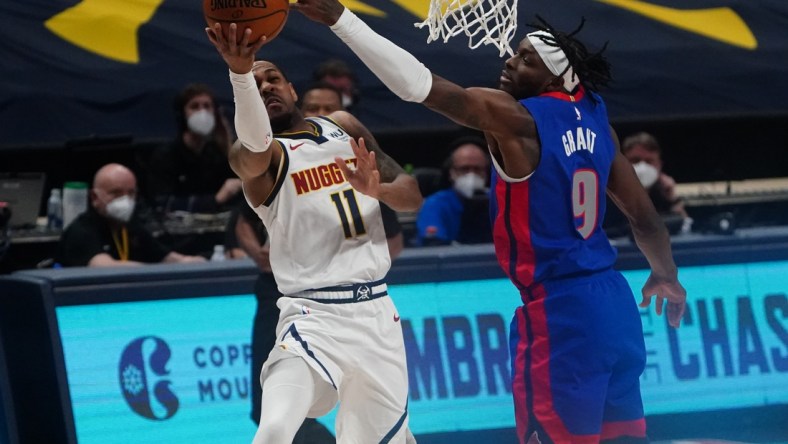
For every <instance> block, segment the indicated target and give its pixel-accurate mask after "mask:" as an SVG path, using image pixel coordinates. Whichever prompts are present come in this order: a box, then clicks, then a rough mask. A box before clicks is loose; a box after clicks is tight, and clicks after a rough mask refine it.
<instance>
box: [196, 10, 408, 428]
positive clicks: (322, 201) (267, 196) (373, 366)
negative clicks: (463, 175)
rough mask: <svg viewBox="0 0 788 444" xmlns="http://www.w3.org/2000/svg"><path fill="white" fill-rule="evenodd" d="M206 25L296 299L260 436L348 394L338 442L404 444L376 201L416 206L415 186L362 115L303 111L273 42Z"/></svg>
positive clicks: (252, 187) (258, 204)
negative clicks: (258, 57)
mask: <svg viewBox="0 0 788 444" xmlns="http://www.w3.org/2000/svg"><path fill="white" fill-rule="evenodd" d="M206 31H207V33H208V37H209V39H210V40H211V42H212V43H213V44H214V46H215V47H216V48H217V50H218V51H219V53H220V54H221V55H222V57H223V58H224V60H225V61H226V62H227V65H228V66H229V68H230V80H231V84H232V87H233V94H234V96H235V104H236V112H235V126H236V130H237V133H238V138H239V141H240V143H236V144H235V145H234V147H233V150H232V151H231V153H230V164H231V166H232V167H233V170H234V171H235V172H236V173H237V174H238V176H239V177H240V178H241V180H242V181H243V190H244V194H245V196H246V200H247V202H248V203H249V205H250V206H251V207H252V208H254V210H255V212H256V213H257V214H258V215H259V216H260V219H262V221H263V223H264V224H265V226H266V228H267V230H268V233H269V236H270V239H271V247H270V259H271V268H272V270H273V273H274V276H275V277H276V281H277V285H278V287H279V290H280V291H281V292H282V293H283V294H284V295H285V296H284V297H282V298H280V299H279V302H278V303H277V305H278V307H279V308H280V310H281V314H280V317H279V324H278V326H277V343H276V346H275V347H274V349H273V351H271V353H270V354H269V356H268V359H267V360H266V362H265V364H264V366H263V370H262V373H261V382H262V387H263V395H262V404H261V406H262V413H261V418H260V426H259V428H258V430H257V434H256V435H255V438H254V442H255V443H259V444H271V443H289V442H292V440H293V436H294V435H295V433H296V431H297V430H298V427H299V426H300V425H301V423H302V421H303V419H304V418H305V417H307V416H308V417H318V416H322V415H324V414H326V413H328V412H329V411H330V410H331V409H332V408H333V407H334V406H335V404H336V402H337V400H339V401H340V407H339V411H338V413H337V419H336V433H337V442H339V443H362V442H363V443H371V442H391V443H404V442H406V436H408V431H407V427H408V411H407V396H408V374H407V366H406V364H405V347H404V343H403V338H402V328H401V324H400V322H399V314H398V313H397V310H396V308H395V307H394V304H393V302H392V301H391V298H390V297H389V296H388V293H387V289H386V283H385V282H384V281H383V279H384V278H385V276H386V274H387V272H388V270H389V267H390V265H391V260H390V258H389V254H388V247H387V243H386V235H385V232H384V229H383V221H382V218H381V213H380V203H379V202H384V203H386V204H387V205H388V206H389V207H391V208H392V209H394V210H397V211H415V210H417V209H418V208H419V206H420V205H421V201H422V197H421V194H420V193H419V189H418V184H417V182H416V180H415V179H413V178H412V177H411V176H410V175H408V174H406V173H405V171H404V170H403V169H402V168H401V167H400V166H399V165H397V164H396V163H395V162H394V161H393V160H392V159H391V158H390V157H388V156H387V155H386V154H385V153H383V152H382V151H381V150H380V148H379V147H378V146H377V143H376V142H375V139H374V138H373V137H372V135H371V134H370V132H369V131H368V130H367V129H366V128H365V127H364V126H363V125H362V124H361V122H359V121H358V119H356V118H355V117H353V116H352V115H351V114H349V113H347V112H344V111H337V112H335V113H332V114H331V116H330V117H331V118H330V119H329V118H322V117H317V118H309V119H305V118H304V117H303V115H302V114H301V112H300V111H299V110H298V108H297V107H296V105H295V103H296V99H297V96H296V93H295V91H294V89H293V87H292V85H291V84H290V83H289V82H288V81H287V78H286V77H285V75H284V73H283V72H282V71H281V70H280V69H279V68H278V67H277V66H276V65H274V64H273V63H270V62H255V61H254V56H255V53H256V52H257V51H258V50H259V49H260V48H261V46H262V45H263V43H264V41H258V42H256V43H255V44H253V45H252V46H248V43H249V40H248V37H249V32H248V30H246V32H245V34H244V38H243V40H242V41H241V42H240V43H239V44H236V43H235V42H236V41H237V40H236V34H237V32H238V31H237V26H236V25H235V24H232V25H230V28H229V32H228V35H227V36H223V35H222V31H221V28H220V27H219V25H216V27H214V28H212V29H206ZM261 96H262V98H261ZM263 99H264V100H263ZM273 134H276V137H274V136H273ZM355 139H358V144H357V143H356V142H355ZM411 438H412V436H411Z"/></svg>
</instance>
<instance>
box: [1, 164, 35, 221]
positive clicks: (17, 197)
mask: <svg viewBox="0 0 788 444" xmlns="http://www.w3.org/2000/svg"><path fill="white" fill-rule="evenodd" d="M45 181H46V175H45V174H44V173H0V202H7V203H8V206H9V207H10V208H11V219H10V221H9V226H10V227H12V228H24V227H28V228H32V227H34V226H35V225H36V219H37V218H38V212H39V210H40V208H41V199H42V197H43V195H44V182H45Z"/></svg>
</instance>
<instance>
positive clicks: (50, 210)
mask: <svg viewBox="0 0 788 444" xmlns="http://www.w3.org/2000/svg"><path fill="white" fill-rule="evenodd" d="M47 228H49V229H50V230H60V229H62V228H63V199H61V197H60V188H52V191H51V192H50V194H49V200H48V201H47Z"/></svg>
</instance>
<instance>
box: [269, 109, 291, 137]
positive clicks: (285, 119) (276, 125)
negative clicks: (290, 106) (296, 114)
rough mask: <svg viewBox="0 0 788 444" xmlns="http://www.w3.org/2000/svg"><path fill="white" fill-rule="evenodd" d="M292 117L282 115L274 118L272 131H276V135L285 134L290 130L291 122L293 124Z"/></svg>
mask: <svg viewBox="0 0 788 444" xmlns="http://www.w3.org/2000/svg"><path fill="white" fill-rule="evenodd" d="M292 117H293V116H292V115H291V114H289V113H282V114H279V115H276V116H272V117H271V118H270V120H271V129H272V130H273V131H274V134H279V133H283V132H285V131H287V130H289V129H290V126H291V122H292V120H293V119H292Z"/></svg>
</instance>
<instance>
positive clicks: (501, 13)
mask: <svg viewBox="0 0 788 444" xmlns="http://www.w3.org/2000/svg"><path fill="white" fill-rule="evenodd" d="M415 25H416V27H417V28H423V27H424V26H427V27H428V28H429V31H430V35H429V37H428V38H427V43H430V42H432V41H435V40H438V39H441V38H442V39H443V41H444V43H445V42H447V41H449V39H450V38H452V37H454V36H456V35H458V34H461V33H463V34H465V35H466V36H468V46H469V47H470V48H471V49H476V48H478V47H479V46H481V45H495V47H496V48H498V52H499V54H498V55H499V57H503V55H504V54H505V53H508V54H509V55H512V54H513V51H512V48H511V46H509V41H510V40H511V39H512V37H513V36H514V33H515V31H516V30H517V0H430V10H429V13H428V15H427V19H426V20H424V21H423V22H421V23H416V24H415Z"/></svg>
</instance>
